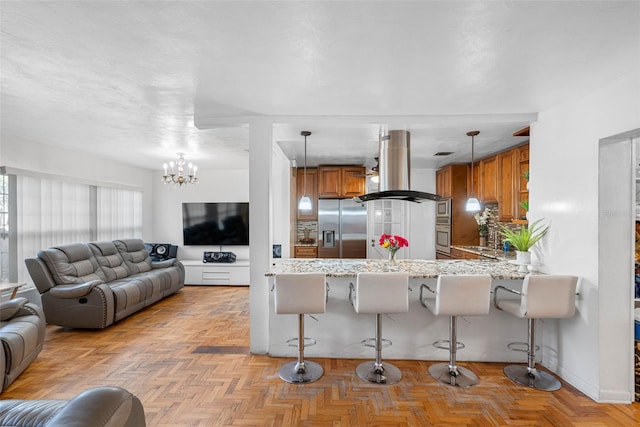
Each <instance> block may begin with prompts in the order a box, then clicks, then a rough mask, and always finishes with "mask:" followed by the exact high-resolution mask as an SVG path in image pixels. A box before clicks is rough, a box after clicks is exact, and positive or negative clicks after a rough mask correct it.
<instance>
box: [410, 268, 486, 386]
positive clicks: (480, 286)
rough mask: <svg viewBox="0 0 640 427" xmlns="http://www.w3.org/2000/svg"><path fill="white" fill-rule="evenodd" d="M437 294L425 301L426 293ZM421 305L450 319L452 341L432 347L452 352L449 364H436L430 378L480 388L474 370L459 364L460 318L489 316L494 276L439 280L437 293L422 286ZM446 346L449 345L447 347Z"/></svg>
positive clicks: (437, 314)
mask: <svg viewBox="0 0 640 427" xmlns="http://www.w3.org/2000/svg"><path fill="white" fill-rule="evenodd" d="M425 289H426V290H428V291H429V292H431V293H433V294H435V297H430V298H424V297H423V290H425ZM420 303H421V304H422V305H423V306H424V307H426V308H428V309H429V310H430V311H431V312H432V313H433V314H435V315H436V316H442V315H445V316H449V339H448V340H440V341H436V342H434V343H433V346H434V347H436V348H442V349H445V350H449V363H436V364H433V365H431V366H430V367H429V375H431V376H432V377H433V378H435V379H436V380H438V381H440V382H441V383H445V384H448V385H452V386H457V387H471V386H473V385H476V384H478V381H479V380H478V376H477V375H476V374H474V373H473V372H472V371H471V370H469V369H467V368H463V367H462V366H458V365H457V364H456V354H457V351H458V349H461V348H464V344H462V343H459V342H458V341H457V339H458V337H457V336H458V333H457V316H482V315H487V314H489V307H490V305H491V276H489V275H456V276H438V282H437V284H436V290H435V291H434V290H432V289H431V288H430V287H429V286H427V285H424V284H423V285H422V286H420ZM444 343H448V344H447V345H444Z"/></svg>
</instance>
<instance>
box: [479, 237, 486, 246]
mask: <svg viewBox="0 0 640 427" xmlns="http://www.w3.org/2000/svg"><path fill="white" fill-rule="evenodd" d="M479 246H482V247H485V246H487V236H480V245H479Z"/></svg>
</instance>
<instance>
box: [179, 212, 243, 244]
mask: <svg viewBox="0 0 640 427" xmlns="http://www.w3.org/2000/svg"><path fill="white" fill-rule="evenodd" d="M182 234H183V237H184V240H183V241H184V245H185V246H189V245H248V244H249V203H248V202H218V203H183V204H182Z"/></svg>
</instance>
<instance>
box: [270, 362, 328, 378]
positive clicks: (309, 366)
mask: <svg viewBox="0 0 640 427" xmlns="http://www.w3.org/2000/svg"><path fill="white" fill-rule="evenodd" d="M323 373H324V369H322V366H320V365H319V364H317V363H316V362H312V361H310V360H306V361H304V362H303V363H299V362H298V361H297V360H294V361H293V362H289V363H286V364H284V365H283V366H282V367H281V368H280V370H279V371H278V376H279V377H280V378H281V379H282V380H283V381H286V382H288V383H292V384H302V383H312V382H314V381H317V380H319V379H320V377H321V376H322V374H323Z"/></svg>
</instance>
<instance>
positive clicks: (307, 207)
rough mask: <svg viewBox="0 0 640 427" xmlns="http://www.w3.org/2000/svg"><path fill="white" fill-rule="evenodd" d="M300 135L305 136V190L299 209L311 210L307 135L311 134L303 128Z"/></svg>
mask: <svg viewBox="0 0 640 427" xmlns="http://www.w3.org/2000/svg"><path fill="white" fill-rule="evenodd" d="M300 135H302V136H304V191H303V192H302V197H301V198H300V201H299V202H298V210H301V211H310V210H311V207H312V205H311V198H309V196H307V137H308V136H309V135H311V132H309V131H308V130H303V131H302V132H300Z"/></svg>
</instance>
